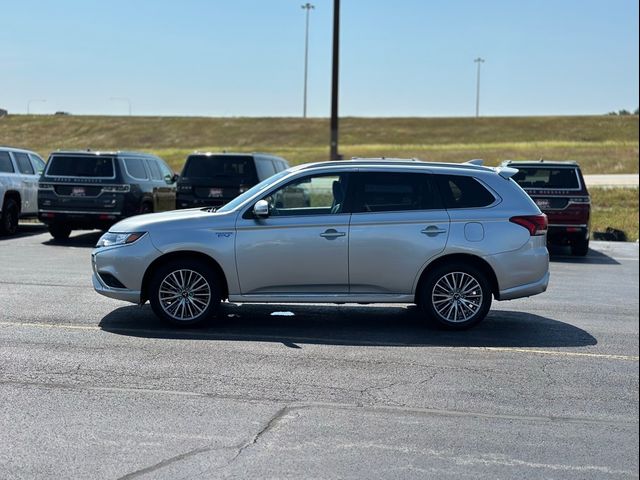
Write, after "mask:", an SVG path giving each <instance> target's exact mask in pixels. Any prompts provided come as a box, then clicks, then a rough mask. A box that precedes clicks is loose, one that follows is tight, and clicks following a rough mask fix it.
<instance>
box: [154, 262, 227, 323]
mask: <svg viewBox="0 0 640 480" xmlns="http://www.w3.org/2000/svg"><path fill="white" fill-rule="evenodd" d="M149 301H150V303H151V308H152V309H153V311H154V313H155V314H156V315H157V316H158V317H160V318H162V319H163V320H166V321H168V322H170V323H172V324H174V325H178V326H189V325H195V324H198V323H202V322H204V321H205V320H207V319H209V318H211V317H212V316H213V315H215V313H216V312H217V310H218V308H219V306H220V284H219V279H218V276H217V275H216V273H215V272H214V271H213V270H212V269H211V268H209V267H208V266H207V265H203V264H202V263H201V262H197V261H194V260H188V259H185V260H174V261H171V262H169V263H167V264H165V265H162V266H161V267H160V268H158V269H157V270H156V271H155V273H154V274H153V277H152V279H151V283H150V285H149Z"/></svg>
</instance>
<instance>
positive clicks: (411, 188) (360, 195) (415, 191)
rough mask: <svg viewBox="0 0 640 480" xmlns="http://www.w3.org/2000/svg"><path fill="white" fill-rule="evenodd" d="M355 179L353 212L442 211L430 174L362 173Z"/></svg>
mask: <svg viewBox="0 0 640 480" xmlns="http://www.w3.org/2000/svg"><path fill="white" fill-rule="evenodd" d="M356 178H357V181H356V189H355V200H354V203H353V206H352V208H353V212H354V213H363V212H396V211H407V210H434V209H440V208H443V205H442V202H441V199H440V196H439V194H438V190H437V187H436V185H435V182H434V181H433V178H432V176H431V175H429V174H425V173H417V174H416V173H390V172H364V173H359V174H357V175H356Z"/></svg>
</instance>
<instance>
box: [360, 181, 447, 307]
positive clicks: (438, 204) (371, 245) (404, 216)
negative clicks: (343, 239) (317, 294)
mask: <svg viewBox="0 0 640 480" xmlns="http://www.w3.org/2000/svg"><path fill="white" fill-rule="evenodd" d="M353 180H354V181H353V183H354V185H353V187H354V189H353V190H352V191H353V193H354V201H353V215H352V218H351V228H350V232H349V275H350V283H351V289H350V292H351V294H396V295H398V294H400V295H405V294H411V293H413V292H412V291H413V286H414V283H415V280H416V278H417V275H418V274H419V272H420V270H421V267H422V266H423V265H425V263H426V262H427V261H428V260H429V259H430V258H432V257H433V256H434V255H437V254H438V253H440V252H441V251H442V250H443V249H444V248H445V245H446V243H447V237H448V235H449V215H448V214H447V211H446V210H445V209H444V208H443V206H442V201H441V198H440V194H439V192H438V189H437V186H436V185H435V182H434V181H433V179H432V176H431V175H430V174H428V173H417V172H412V173H403V172H388V171H387V172H360V173H357V174H355V175H354V179H353Z"/></svg>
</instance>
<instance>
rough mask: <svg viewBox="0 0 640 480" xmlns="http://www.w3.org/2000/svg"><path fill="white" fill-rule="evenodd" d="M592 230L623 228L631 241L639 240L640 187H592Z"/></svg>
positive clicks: (590, 191)
mask: <svg viewBox="0 0 640 480" xmlns="http://www.w3.org/2000/svg"><path fill="white" fill-rule="evenodd" d="M589 193H590V194H591V205H592V210H591V231H598V232H604V231H605V230H606V229H607V227H612V228H615V229H618V230H622V231H623V232H625V233H626V234H627V238H628V239H629V240H630V241H633V242H635V241H637V240H638V213H639V212H638V189H637V188H590V189H589Z"/></svg>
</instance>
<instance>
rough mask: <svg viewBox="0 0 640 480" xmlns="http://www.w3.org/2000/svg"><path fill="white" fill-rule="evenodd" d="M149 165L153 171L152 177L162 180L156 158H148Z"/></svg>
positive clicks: (150, 170)
mask: <svg viewBox="0 0 640 480" xmlns="http://www.w3.org/2000/svg"><path fill="white" fill-rule="evenodd" d="M147 167H149V172H151V178H152V179H154V180H162V174H161V173H160V169H159V168H158V164H157V163H156V162H155V160H147Z"/></svg>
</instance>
